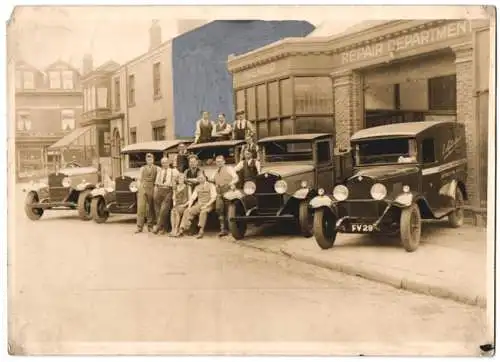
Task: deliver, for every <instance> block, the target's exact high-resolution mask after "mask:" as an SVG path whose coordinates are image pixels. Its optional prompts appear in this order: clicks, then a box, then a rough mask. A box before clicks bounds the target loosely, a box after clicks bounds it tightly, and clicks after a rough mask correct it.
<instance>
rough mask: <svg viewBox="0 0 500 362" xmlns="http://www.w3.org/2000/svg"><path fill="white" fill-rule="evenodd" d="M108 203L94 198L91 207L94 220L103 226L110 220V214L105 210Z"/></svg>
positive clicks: (102, 199) (100, 198)
mask: <svg viewBox="0 0 500 362" xmlns="http://www.w3.org/2000/svg"><path fill="white" fill-rule="evenodd" d="M105 208H106V203H105V201H104V198H102V197H94V198H93V199H92V204H91V206H90V210H91V215H92V219H93V220H94V221H95V222H96V223H98V224H103V223H105V222H106V220H108V217H109V212H108V211H107V210H106V209H105Z"/></svg>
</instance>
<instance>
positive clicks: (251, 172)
mask: <svg viewBox="0 0 500 362" xmlns="http://www.w3.org/2000/svg"><path fill="white" fill-rule="evenodd" d="M234 171H236V173H237V175H238V179H239V181H238V188H239V189H242V188H243V185H244V184H245V182H247V181H254V182H255V178H256V177H257V175H258V174H260V172H261V168H260V162H259V161H257V160H256V159H255V158H254V157H253V154H252V152H251V151H250V150H249V149H247V150H245V151H244V159H243V160H241V161H240V162H239V163H238V164H237V165H236V167H235V168H234Z"/></svg>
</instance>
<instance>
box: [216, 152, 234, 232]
mask: <svg viewBox="0 0 500 362" xmlns="http://www.w3.org/2000/svg"><path fill="white" fill-rule="evenodd" d="M215 164H216V166H217V170H216V171H215V173H214V174H213V175H212V181H213V182H214V183H215V188H216V190H217V199H216V201H215V211H216V212H217V214H218V215H219V221H220V233H219V236H226V235H227V230H226V209H227V205H226V202H225V201H224V194H225V193H226V192H228V191H229V190H231V186H235V185H236V184H237V183H238V175H237V174H236V172H235V171H234V169H233V168H232V167H231V166H228V165H226V160H225V159H224V156H222V155H219V156H217V157H216V158H215Z"/></svg>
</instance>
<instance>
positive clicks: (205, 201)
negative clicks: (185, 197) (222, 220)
mask: <svg viewBox="0 0 500 362" xmlns="http://www.w3.org/2000/svg"><path fill="white" fill-rule="evenodd" d="M216 198H217V191H216V190H215V186H214V185H213V184H212V183H210V182H207V178H206V177H205V175H204V174H203V173H200V175H199V176H198V185H197V186H196V187H195V189H194V192H193V193H192V194H191V198H190V199H189V202H188V205H187V209H186V211H184V214H183V216H182V221H181V227H180V229H179V233H178V234H177V236H183V235H184V232H185V231H186V230H189V228H190V227H191V222H192V221H193V219H194V218H195V217H196V216H198V215H199V219H198V227H199V231H198V235H196V238H197V239H200V238H202V237H203V234H204V231H205V225H206V223H207V216H208V214H209V213H210V211H212V210H213V208H214V202H215V199H216ZM195 201H198V202H197V203H196V205H194V206H193V204H194V202H195Z"/></svg>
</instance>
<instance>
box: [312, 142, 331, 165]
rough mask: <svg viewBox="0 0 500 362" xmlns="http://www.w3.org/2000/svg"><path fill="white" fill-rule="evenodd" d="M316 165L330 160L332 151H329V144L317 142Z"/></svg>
mask: <svg viewBox="0 0 500 362" xmlns="http://www.w3.org/2000/svg"><path fill="white" fill-rule="evenodd" d="M316 147H317V150H318V163H326V162H330V161H331V160H332V151H331V149H330V142H329V141H326V142H318V144H317V146H316Z"/></svg>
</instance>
